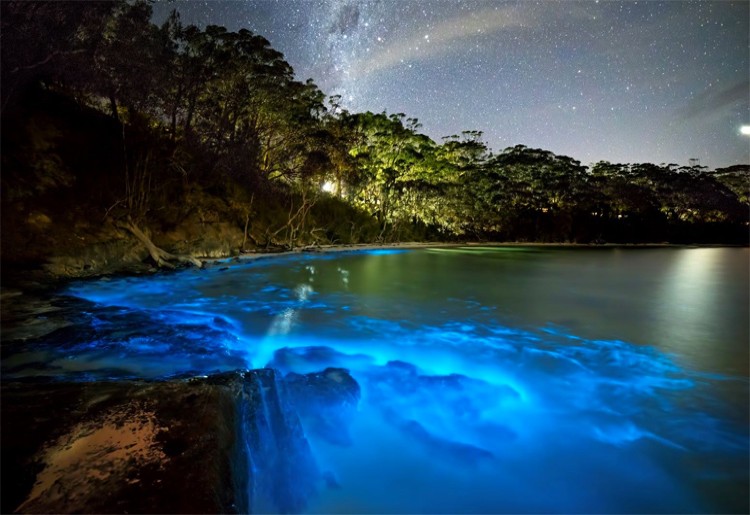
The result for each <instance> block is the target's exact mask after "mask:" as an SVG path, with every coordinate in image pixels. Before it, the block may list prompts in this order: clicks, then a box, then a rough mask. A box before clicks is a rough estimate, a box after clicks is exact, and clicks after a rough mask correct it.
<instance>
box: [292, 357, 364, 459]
mask: <svg viewBox="0 0 750 515" xmlns="http://www.w3.org/2000/svg"><path fill="white" fill-rule="evenodd" d="M285 382H286V384H287V385H288V389H289V394H290V399H291V402H292V404H293V405H294V407H295V408H296V409H297V411H298V412H299V414H300V416H301V417H302V418H303V420H304V421H305V426H306V427H307V428H308V429H309V430H310V431H312V432H315V433H316V434H318V435H319V436H321V437H323V438H324V439H326V440H327V441H329V442H331V443H333V444H337V445H349V444H350V443H351V436H350V435H349V429H348V428H349V426H350V425H351V422H352V420H353V419H354V417H355V416H356V412H357V405H358V403H359V399H360V388H359V384H357V381H355V380H354V378H353V377H352V376H351V375H350V374H349V371H348V370H346V369H343V368H327V369H325V370H324V371H323V372H314V373H311V374H304V375H303V374H296V373H293V372H292V373H289V374H287V376H286V377H285Z"/></svg>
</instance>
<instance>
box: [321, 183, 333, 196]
mask: <svg viewBox="0 0 750 515" xmlns="http://www.w3.org/2000/svg"><path fill="white" fill-rule="evenodd" d="M320 189H321V190H323V191H325V192H326V193H333V192H334V191H336V185H335V184H334V183H333V181H326V182H324V183H323V186H321V187H320Z"/></svg>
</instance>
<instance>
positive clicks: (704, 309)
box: [3, 247, 748, 513]
mask: <svg viewBox="0 0 750 515" xmlns="http://www.w3.org/2000/svg"><path fill="white" fill-rule="evenodd" d="M747 259H748V250H747V249H648V250H633V249H630V250H625V249H597V250H559V249H556V250H550V249H534V248H512V249H497V248H476V247H474V248H450V249H429V250H420V251H411V252H404V251H397V252H394V251H379V252H359V253H348V254H343V255H310V256H298V257H287V258H282V259H273V260H271V259H268V260H259V261H256V262H249V263H243V264H234V265H232V266H230V267H229V268H228V269H222V268H220V267H219V266H216V267H214V268H211V269H209V270H205V271H193V270H188V271H183V272H180V273H177V274H164V275H159V276H155V277H149V278H121V279H111V280H101V281H95V282H84V283H78V284H76V285H74V286H73V287H72V288H71V289H70V293H71V294H72V295H75V296H77V297H80V298H83V299H86V300H88V301H91V302H95V303H97V306H98V307H96V308H94V309H92V310H91V312H90V313H88V314H87V315H85V316H83V318H82V320H81V321H80V322H79V326H78V327H76V328H75V329H73V330H70V332H69V333H65V334H68V336H67V338H68V339H69V340H68V341H69V342H70V343H69V345H68V346H67V348H65V349H64V351H65V352H64V355H60V352H59V350H58V349H59V345H58V343H59V340H60V338H61V335H60V334H58V335H56V336H54V338H53V339H52V340H49V341H41V342H39V344H38V345H37V346H36V347H34V348H33V349H32V350H33V352H34V353H37V354H34V356H33V358H31V357H27V360H28V362H29V363H32V362H33V364H34V367H37V368H34V369H33V370H34V372H33V373H34V374H40V375H44V374H53V375H54V374H57V375H61V376H67V377H73V378H75V377H78V374H81V373H87V374H89V376H87V377H89V378H96V377H98V376H97V374H98V373H100V374H101V375H102V376H106V377H113V376H114V377H120V376H121V377H168V376H173V375H179V374H181V373H210V372H214V371H220V370H233V369H236V368H239V367H243V366H244V367H261V366H266V365H270V366H272V367H274V368H277V369H279V370H281V371H282V372H284V373H288V372H297V373H308V372H316V371H320V370H322V369H324V368H326V367H329V366H339V367H345V368H348V369H349V370H350V371H351V374H352V376H353V377H354V378H355V379H356V380H357V381H358V382H359V384H360V386H361V388H362V400H361V403H360V407H359V411H358V413H357V414H356V416H355V418H354V420H352V421H351V427H350V428H349V429H348V431H349V437H350V439H344V440H340V439H333V440H332V439H331V438H327V437H326V436H325V435H319V434H316V433H315V432H314V431H313V432H310V434H309V437H310V440H311V445H312V446H313V449H314V451H315V453H316V457H317V459H318V461H319V464H320V466H321V468H323V469H325V470H328V471H330V472H331V473H332V474H333V476H334V477H335V478H336V482H337V483H338V485H339V488H335V489H326V488H322V489H321V491H320V494H319V495H318V496H317V497H316V498H315V499H311V500H310V505H309V508H310V510H311V511H316V512H649V513H654V512H703V511H738V512H742V511H743V510H746V508H747V496H748V469H747V458H748V434H747V427H748V408H747V405H748V404H747V396H748V379H747V361H748V358H747V331H748V299H747V285H748V280H747V273H748V272H747ZM115 307H117V308H115ZM81 324H83V325H85V324H89V326H90V328H93V329H91V330H90V331H89V332H86V331H83V332H82V331H81V330H80V326H81ZM128 324H131V325H135V326H139V327H140V329H138V328H133V327H127V326H128ZM65 334H63V335H62V337H65ZM74 335H75V336H74ZM53 340H54V341H53ZM39 352H42V353H46V354H45V355H44V356H43V357H41V358H40V357H39V355H38V353H39ZM45 360H47V363H43V364H40V362H44V361H45ZM27 365H28V364H27V362H25V361H24V357H23V354H20V355H17V356H11V357H10V359H9V360H8V359H6V358H4V360H3V372H4V375H5V376H6V377H7V375H8V373H10V374H11V375H13V374H17V375H24V374H29V373H31V372H30V370H32V368H33V367H30V366H27ZM345 430H346V429H345V428H342V431H345ZM342 441H350V442H351V443H350V445H348V446H342V444H341V442H342Z"/></svg>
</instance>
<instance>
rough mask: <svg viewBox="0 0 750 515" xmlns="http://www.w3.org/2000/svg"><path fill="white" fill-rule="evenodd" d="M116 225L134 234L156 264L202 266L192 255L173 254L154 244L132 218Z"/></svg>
mask: <svg viewBox="0 0 750 515" xmlns="http://www.w3.org/2000/svg"><path fill="white" fill-rule="evenodd" d="M118 227H121V228H123V229H125V230H127V231H128V232H130V233H131V234H132V235H133V236H135V237H136V238H137V239H138V241H140V242H141V243H143V245H144V246H145V247H146V249H147V250H148V253H149V255H150V256H151V259H153V260H154V261H155V262H156V264H157V266H159V267H163V268H175V265H173V264H172V263H171V262H172V261H174V262H177V263H190V264H193V265H195V266H197V267H198V268H202V267H203V263H202V262H201V261H200V260H199V259H197V258H194V257H193V256H179V255H175V254H170V253H169V252H167V251H166V250H164V249H161V248H159V247H157V246H156V245H154V242H152V241H151V238H149V237H148V236H146V235H145V234H144V233H143V231H141V230H140V228H138V226H137V225H135V223H133V221H132V220H128V221H127V222H126V223H119V224H118Z"/></svg>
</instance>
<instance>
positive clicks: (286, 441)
mask: <svg viewBox="0 0 750 515" xmlns="http://www.w3.org/2000/svg"><path fill="white" fill-rule="evenodd" d="M240 420H241V425H242V427H241V432H240V435H241V436H240V437H241V438H242V442H243V443H244V446H243V448H244V451H245V453H246V460H247V492H248V494H247V506H248V511H249V512H251V513H299V512H301V511H303V510H304V509H305V507H306V505H307V500H308V499H309V498H310V496H311V495H312V494H314V492H315V490H316V487H317V482H318V480H319V479H320V473H319V471H318V468H317V465H316V463H315V459H314V458H313V455H312V452H311V449H310V444H309V443H308V441H307V438H306V436H305V432H304V430H303V428H302V425H301V424H300V421H299V417H298V416H297V413H296V411H295V410H294V409H293V408H292V406H291V405H290V403H289V399H288V395H287V393H286V390H285V386H284V383H283V380H281V379H280V378H279V377H278V374H277V373H276V371H274V370H272V369H261V370H252V371H250V372H247V373H246V374H245V375H244V382H243V385H242V391H241V392H240Z"/></svg>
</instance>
